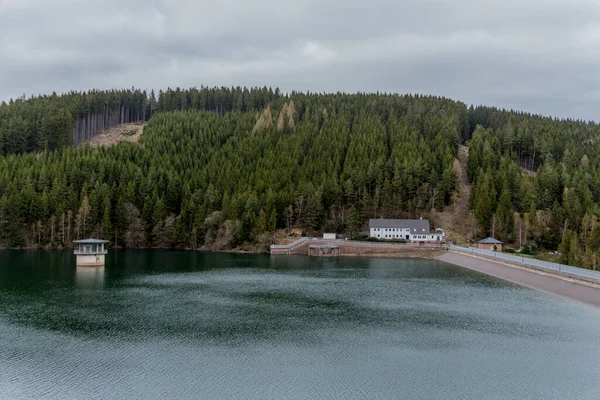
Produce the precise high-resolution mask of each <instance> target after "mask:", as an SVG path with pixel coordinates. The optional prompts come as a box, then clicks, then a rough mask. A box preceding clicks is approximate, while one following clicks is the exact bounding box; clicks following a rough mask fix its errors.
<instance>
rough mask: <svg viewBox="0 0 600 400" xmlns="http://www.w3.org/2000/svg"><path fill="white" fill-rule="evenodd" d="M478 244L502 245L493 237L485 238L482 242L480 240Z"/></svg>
mask: <svg viewBox="0 0 600 400" xmlns="http://www.w3.org/2000/svg"><path fill="white" fill-rule="evenodd" d="M478 243H481V244H502V242H501V241H499V240H497V239H494V238H493V237H487V238H485V239H483V240H480V241H479V242H478Z"/></svg>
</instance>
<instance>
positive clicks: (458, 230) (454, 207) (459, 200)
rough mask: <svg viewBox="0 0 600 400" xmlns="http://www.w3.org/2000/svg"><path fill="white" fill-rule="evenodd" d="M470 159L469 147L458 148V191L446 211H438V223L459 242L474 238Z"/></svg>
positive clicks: (449, 235)
mask: <svg viewBox="0 0 600 400" xmlns="http://www.w3.org/2000/svg"><path fill="white" fill-rule="evenodd" d="M468 161H469V148H468V147H467V146H460V147H459V148H458V163H459V165H460V176H459V183H458V192H457V193H455V195H454V197H453V201H452V202H451V203H450V205H449V206H447V207H445V209H444V211H442V212H436V213H435V218H436V225H437V226H440V227H441V228H443V229H444V230H445V231H446V234H447V235H448V237H449V238H450V239H452V240H455V241H457V242H458V243H464V242H466V241H468V240H472V239H473V234H474V232H473V223H474V221H473V215H472V213H471V212H470V211H469V196H470V195H471V185H470V184H469V178H468V176H467V162H468Z"/></svg>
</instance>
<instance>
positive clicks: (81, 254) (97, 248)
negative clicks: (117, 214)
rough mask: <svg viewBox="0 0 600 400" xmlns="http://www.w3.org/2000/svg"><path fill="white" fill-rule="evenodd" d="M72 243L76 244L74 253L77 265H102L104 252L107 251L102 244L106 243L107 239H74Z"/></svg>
mask: <svg viewBox="0 0 600 400" xmlns="http://www.w3.org/2000/svg"><path fill="white" fill-rule="evenodd" d="M73 243H75V244H76V245H77V248H75V251H74V253H75V255H76V256H77V266H78V267H80V266H90V267H99V266H102V265H104V262H105V260H104V257H105V256H106V253H108V250H106V248H105V247H104V244H105V243H108V240H100V239H84V240H74V241H73Z"/></svg>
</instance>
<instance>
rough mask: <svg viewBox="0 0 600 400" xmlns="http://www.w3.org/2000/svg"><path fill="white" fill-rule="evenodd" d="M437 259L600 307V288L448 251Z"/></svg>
mask: <svg viewBox="0 0 600 400" xmlns="http://www.w3.org/2000/svg"><path fill="white" fill-rule="evenodd" d="M437 259H438V260H440V261H444V262H447V263H450V264H455V265H458V266H461V267H464V268H469V269H472V270H473V271H477V272H482V273H484V274H487V275H491V276H495V277H497V278H500V279H503V280H505V281H509V282H512V283H516V284H518V285H521V286H526V287H529V288H532V289H536V290H540V291H543V292H546V293H550V294H554V295H557V296H561V297H564V298H567V299H570V300H575V301H578V302H580V303H585V304H589V305H592V306H595V307H600V286H597V285H593V284H591V283H590V284H588V283H586V282H580V281H576V280H573V279H570V278H565V277H561V276H556V275H552V274H548V273H544V272H538V271H533V270H529V269H526V268H522V267H517V266H510V265H508V264H504V263H497V262H494V261H489V260H486V259H482V258H479V257H472V256H469V255H466V254H460V253H454V252H447V253H444V254H442V255H440V256H438V257H437Z"/></svg>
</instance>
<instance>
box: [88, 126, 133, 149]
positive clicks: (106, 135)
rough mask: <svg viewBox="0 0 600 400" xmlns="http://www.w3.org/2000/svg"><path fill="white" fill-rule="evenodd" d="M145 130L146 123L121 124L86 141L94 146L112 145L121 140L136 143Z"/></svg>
mask: <svg viewBox="0 0 600 400" xmlns="http://www.w3.org/2000/svg"><path fill="white" fill-rule="evenodd" d="M143 130H144V124H142V123H130V124H121V125H117V126H113V127H112V128H110V129H107V130H105V131H104V132H102V133H101V134H99V135H98V136H94V137H93V138H91V139H89V140H87V141H86V142H84V143H86V144H88V145H90V146H92V147H98V146H112V145H115V144H117V143H119V142H134V143H136V142H138V141H139V140H140V137H141V136H142V132H143Z"/></svg>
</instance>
